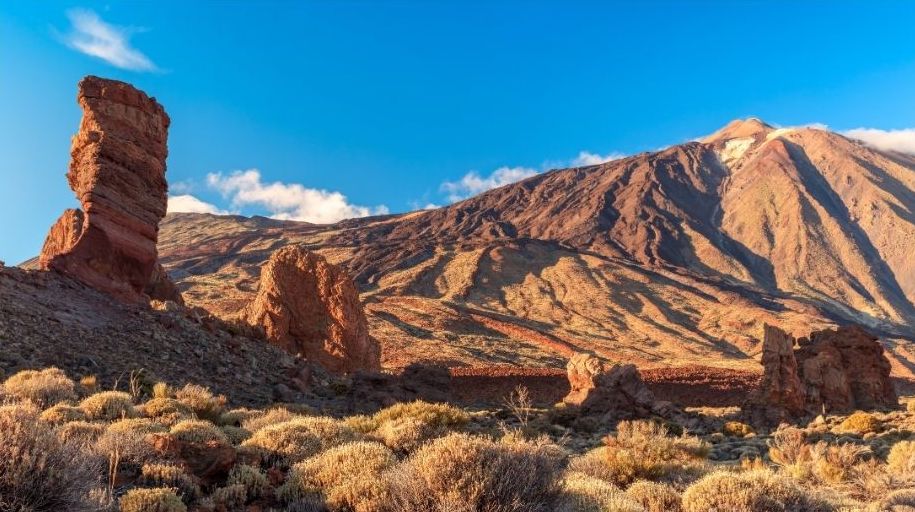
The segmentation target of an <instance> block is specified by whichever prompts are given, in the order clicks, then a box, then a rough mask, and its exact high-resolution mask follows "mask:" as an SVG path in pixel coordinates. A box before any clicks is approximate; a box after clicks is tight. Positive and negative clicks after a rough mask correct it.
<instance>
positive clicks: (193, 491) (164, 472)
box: [139, 463, 202, 505]
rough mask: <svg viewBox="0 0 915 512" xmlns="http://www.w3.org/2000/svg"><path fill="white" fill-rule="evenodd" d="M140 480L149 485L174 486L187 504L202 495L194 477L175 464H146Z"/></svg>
mask: <svg viewBox="0 0 915 512" xmlns="http://www.w3.org/2000/svg"><path fill="white" fill-rule="evenodd" d="M139 481H140V483H142V484H143V485H145V486H149V487H169V488H174V489H175V492H176V493H177V494H178V496H179V497H180V498H181V501H182V502H184V503H185V504H186V505H190V504H191V503H194V502H195V501H197V500H198V499H200V497H201V496H202V494H201V491H200V486H199V485H197V482H195V481H194V479H193V477H191V476H190V475H188V474H187V473H185V472H184V469H183V468H181V467H180V466H175V465H174V464H161V463H156V464H144V465H143V469H142V470H141V472H140V480H139Z"/></svg>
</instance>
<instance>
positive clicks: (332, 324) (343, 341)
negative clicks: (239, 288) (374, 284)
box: [242, 246, 381, 373]
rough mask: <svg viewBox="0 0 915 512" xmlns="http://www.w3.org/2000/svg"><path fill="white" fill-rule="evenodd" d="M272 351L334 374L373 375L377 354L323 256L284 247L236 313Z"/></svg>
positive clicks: (345, 281) (348, 288)
mask: <svg viewBox="0 0 915 512" xmlns="http://www.w3.org/2000/svg"><path fill="white" fill-rule="evenodd" d="M242 317H243V319H244V320H245V321H246V322H248V323H249V324H251V325H255V326H261V327H263V328H264V331H265V333H266V335H267V338H268V339H269V340H270V341H271V342H272V343H274V344H275V345H278V346H280V347H281V348H283V349H285V350H287V351H289V352H291V353H298V354H301V355H303V356H304V357H305V358H307V359H309V360H312V361H316V362H318V363H319V364H321V365H322V366H323V367H324V368H326V369H327V370H329V371H331V372H335V373H350V372H354V371H356V370H365V371H378V370H380V368H381V349H380V347H379V344H378V342H377V341H376V340H375V339H374V338H372V337H371V336H369V330H368V323H367V322H366V318H365V313H364V312H363V310H362V303H361V302H359V294H358V292H357V291H356V287H355V285H354V284H353V280H352V279H351V278H350V277H349V276H348V275H347V274H346V272H345V271H343V270H342V269H341V268H340V267H337V266H336V265H333V264H331V263H328V262H327V260H325V259H324V257H323V256H320V255H318V254H315V253H311V252H309V251H307V250H305V249H304V248H302V247H300V246H287V247H284V248H282V249H280V250H278V251H276V252H275V253H273V255H272V256H271V257H270V260H269V261H268V262H267V264H266V265H264V267H263V269H262V270H261V280H260V286H259V288H258V292H257V296H256V297H255V299H254V300H253V301H252V302H251V304H249V305H248V306H247V307H246V308H245V310H244V312H243V313H242Z"/></svg>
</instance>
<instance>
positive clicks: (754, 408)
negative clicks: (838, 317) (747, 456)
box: [743, 325, 899, 426]
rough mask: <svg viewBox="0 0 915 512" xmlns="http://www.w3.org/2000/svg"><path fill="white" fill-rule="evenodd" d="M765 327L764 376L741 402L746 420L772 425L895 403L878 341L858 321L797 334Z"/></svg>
mask: <svg viewBox="0 0 915 512" xmlns="http://www.w3.org/2000/svg"><path fill="white" fill-rule="evenodd" d="M764 329H765V331H764V332H765V335H764V338H763V358H762V364H763V371H764V374H763V379H762V381H761V382H760V386H759V388H758V389H756V390H755V391H754V392H753V393H751V394H750V397H749V398H748V399H747V402H746V403H745V404H744V407H743V409H744V413H745V414H746V415H747V417H748V420H749V421H750V422H752V423H754V424H757V425H769V426H773V425H777V424H778V423H781V422H783V421H788V422H792V421H797V420H800V419H804V418H807V417H813V416H816V415H817V414H823V413H828V414H842V413H848V412H852V411H855V410H868V409H879V408H894V407H897V406H898V404H899V401H898V398H897V396H896V391H895V388H894V386H893V382H892V380H891V379H890V363H889V361H888V360H887V359H886V357H885V356H884V354H883V346H882V345H881V344H880V342H879V341H878V339H877V337H876V336H874V335H872V334H870V333H868V332H867V331H866V330H865V329H864V328H862V327H861V326H858V325H850V326H845V327H840V328H838V329H827V330H822V331H817V332H814V333H812V334H811V335H810V336H809V337H806V338H798V339H795V338H793V337H791V336H790V335H788V334H787V333H785V332H784V331H782V330H781V329H778V328H776V327H772V326H769V325H766V326H765V328H764Z"/></svg>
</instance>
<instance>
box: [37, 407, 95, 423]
mask: <svg viewBox="0 0 915 512" xmlns="http://www.w3.org/2000/svg"><path fill="white" fill-rule="evenodd" d="M40 419H41V421H45V422H47V423H51V424H53V425H62V424H64V423H70V422H71V421H85V420H86V413H84V412H83V410H82V409H80V408H79V407H76V406H74V405H70V404H68V403H58V404H55V405H52V406H51V407H49V408H47V409H45V410H44V411H42V413H41V417H40Z"/></svg>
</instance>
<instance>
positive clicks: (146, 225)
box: [39, 76, 170, 302]
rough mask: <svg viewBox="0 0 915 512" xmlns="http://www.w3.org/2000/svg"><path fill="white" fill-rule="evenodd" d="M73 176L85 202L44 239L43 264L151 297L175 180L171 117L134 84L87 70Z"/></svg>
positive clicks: (122, 295)
mask: <svg viewBox="0 0 915 512" xmlns="http://www.w3.org/2000/svg"><path fill="white" fill-rule="evenodd" d="M77 101H78V103H79V105H80V107H81V108H82V110H83V117H82V121H81V122H80V127H79V131H78V132H77V133H76V135H75V136H74V137H73V140H72V144H71V149H70V155H71V159H70V168H69V171H68V172H67V181H68V182H69V184H70V188H71V189H73V191H74V192H75V193H76V197H77V198H78V199H79V201H80V204H81V209H79V210H75V209H70V210H66V211H65V212H64V213H63V215H61V217H60V218H59V219H58V220H57V222H56V223H55V224H54V226H53V227H51V230H50V231H49V232H48V236H47V238H46V240H45V243H44V246H43V247H42V250H41V255H40V256H39V266H40V267H41V268H43V269H46V270H48V269H51V270H56V271H59V272H61V273H64V274H67V275H69V276H70V277H72V278H74V279H76V280H78V281H81V282H83V283H85V284H87V285H89V286H91V287H93V288H95V289H97V290H99V291H102V292H106V293H108V294H110V295H113V296H115V297H117V298H119V299H121V300H123V301H126V302H141V301H143V300H145V298H146V297H145V295H144V290H145V289H146V287H147V285H148V284H149V282H150V277H151V276H152V275H153V272H154V270H155V268H156V264H157V251H156V239H157V236H158V231H159V221H160V220H161V219H162V217H164V216H165V211H166V206H167V192H168V186H167V183H166V181H165V158H166V156H167V155H168V147H167V140H168V127H169V122H170V121H169V118H168V115H167V114H166V113H165V109H163V108H162V106H161V105H160V104H159V103H157V102H156V100H155V99H154V98H150V97H149V96H147V95H146V94H145V93H143V92H141V91H139V90H137V89H135V88H134V87H132V86H131V85H129V84H126V83H124V82H118V81H116V80H106V79H102V78H98V77H94V76H87V77H86V78H84V79H83V80H81V81H80V82H79V86H78V94H77Z"/></svg>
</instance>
